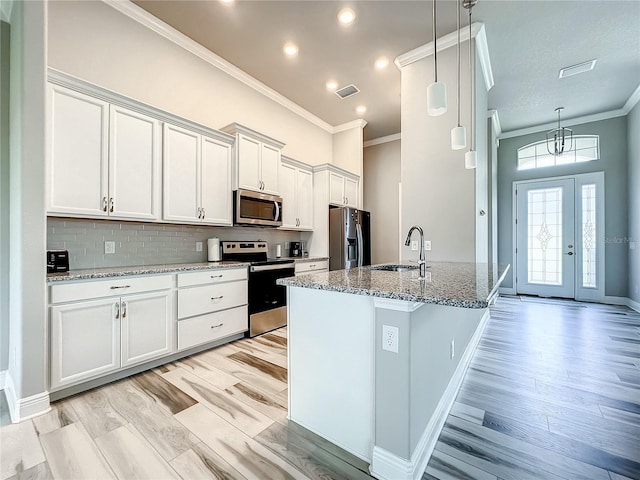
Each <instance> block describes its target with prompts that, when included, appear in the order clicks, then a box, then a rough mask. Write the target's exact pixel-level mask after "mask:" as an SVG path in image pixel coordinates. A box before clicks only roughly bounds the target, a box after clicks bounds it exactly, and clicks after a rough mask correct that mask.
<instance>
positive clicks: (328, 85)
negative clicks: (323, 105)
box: [325, 80, 338, 92]
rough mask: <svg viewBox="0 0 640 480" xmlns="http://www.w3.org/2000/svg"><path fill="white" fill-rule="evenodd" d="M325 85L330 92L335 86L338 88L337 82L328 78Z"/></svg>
mask: <svg viewBox="0 0 640 480" xmlns="http://www.w3.org/2000/svg"><path fill="white" fill-rule="evenodd" d="M325 87H327V90H329V91H330V92H333V91H334V90H335V89H336V88H338V82H336V81H334V80H329V81H328V82H327V83H325Z"/></svg>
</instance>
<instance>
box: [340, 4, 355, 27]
mask: <svg viewBox="0 0 640 480" xmlns="http://www.w3.org/2000/svg"><path fill="white" fill-rule="evenodd" d="M355 19H356V12H354V11H353V10H351V9H350V8H348V7H347V8H343V9H342V10H340V12H339V13H338V21H339V22H340V23H341V24H342V25H351V24H352V23H353V21H354V20H355Z"/></svg>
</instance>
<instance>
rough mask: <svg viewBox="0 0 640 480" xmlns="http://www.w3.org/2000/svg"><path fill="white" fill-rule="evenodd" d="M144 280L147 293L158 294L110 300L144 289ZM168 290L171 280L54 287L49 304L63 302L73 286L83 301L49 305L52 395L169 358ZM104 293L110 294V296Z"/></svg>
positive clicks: (170, 315)
mask: <svg viewBox="0 0 640 480" xmlns="http://www.w3.org/2000/svg"><path fill="white" fill-rule="evenodd" d="M144 280H147V281H148V282H147V283H148V289H149V290H157V291H153V292H148V293H134V294H131V295H121V296H114V295H113V294H114V293H118V292H120V291H121V290H123V289H124V290H126V289H128V288H132V289H134V288H135V289H144V283H145V282H144ZM172 286H173V279H172V276H171V275H164V276H160V277H150V278H148V279H142V278H134V279H130V281H128V282H127V281H125V282H123V281H122V280H116V281H112V280H107V281H105V280H101V281H93V282H82V283H77V284H64V285H54V286H52V287H51V298H52V301H55V299H56V298H58V299H65V298H66V297H65V295H66V294H67V293H68V292H69V291H70V290H71V289H73V288H74V287H75V288H77V290H78V291H82V292H83V293H84V297H83V298H78V297H76V298H74V299H73V301H71V302H68V303H62V304H54V305H52V306H51V311H50V313H51V315H50V329H51V330H50V332H51V342H50V358H51V365H50V372H51V381H50V390H57V389H60V388H63V387H67V386H71V385H75V384H77V383H80V382H83V381H85V380H89V379H93V378H96V377H99V376H102V375H106V374H108V373H112V372H115V371H117V370H119V369H122V368H126V367H129V366H131V365H135V364H139V363H142V362H145V361H148V360H152V359H155V358H159V357H162V356H164V355H168V354H170V353H172V352H173V351H174V335H173V331H174V321H173V318H174V310H173V300H172V299H173V295H174V294H173V291H172V290H171V288H172ZM92 287H93V288H92ZM105 292H110V294H109V296H108V297H107V295H105ZM96 297H107V298H96Z"/></svg>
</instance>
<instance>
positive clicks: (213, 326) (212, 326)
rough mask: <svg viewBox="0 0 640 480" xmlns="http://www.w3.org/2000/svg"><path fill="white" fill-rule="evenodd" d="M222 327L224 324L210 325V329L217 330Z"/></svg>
mask: <svg viewBox="0 0 640 480" xmlns="http://www.w3.org/2000/svg"><path fill="white" fill-rule="evenodd" d="M222 325H224V323H219V324H218V325H211V328H219V327H221V326H222Z"/></svg>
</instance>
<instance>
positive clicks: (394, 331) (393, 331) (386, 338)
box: [382, 325, 398, 353]
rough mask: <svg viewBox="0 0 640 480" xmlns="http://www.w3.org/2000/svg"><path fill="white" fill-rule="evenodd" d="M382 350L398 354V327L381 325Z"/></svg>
mask: <svg viewBox="0 0 640 480" xmlns="http://www.w3.org/2000/svg"><path fill="white" fill-rule="evenodd" d="M382 350H386V351H388V352H393V353H398V327H392V326H390V325H382Z"/></svg>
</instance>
